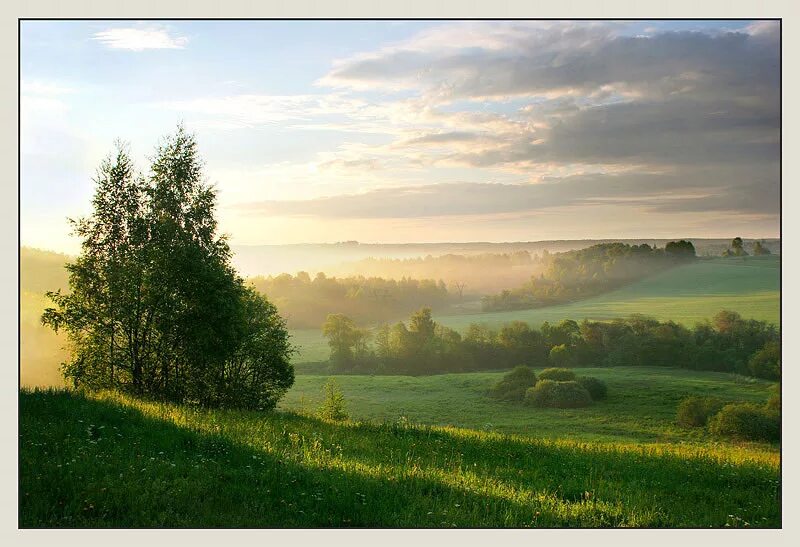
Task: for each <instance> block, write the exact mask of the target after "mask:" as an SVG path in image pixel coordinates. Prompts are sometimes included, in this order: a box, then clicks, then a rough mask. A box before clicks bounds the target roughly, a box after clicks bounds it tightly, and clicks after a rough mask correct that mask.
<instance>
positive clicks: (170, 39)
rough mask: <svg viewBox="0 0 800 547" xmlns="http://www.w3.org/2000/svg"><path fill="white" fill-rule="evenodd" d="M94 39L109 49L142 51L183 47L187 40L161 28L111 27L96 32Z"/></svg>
mask: <svg viewBox="0 0 800 547" xmlns="http://www.w3.org/2000/svg"><path fill="white" fill-rule="evenodd" d="M93 39H94V40H97V41H98V42H100V43H102V44H103V45H105V46H107V47H109V48H111V49H126V50H128V51H144V50H145V49H183V48H184V46H186V44H187V43H188V42H189V39H188V38H186V37H185V36H171V35H170V34H169V32H168V31H167V30H166V29H163V28H155V27H153V28H113V29H109V30H105V31H103V32H97V33H95V34H94V36H93Z"/></svg>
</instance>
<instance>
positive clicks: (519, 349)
mask: <svg viewBox="0 0 800 547" xmlns="http://www.w3.org/2000/svg"><path fill="white" fill-rule="evenodd" d="M323 332H324V335H325V336H326V338H327V339H328V344H329V346H330V348H331V356H330V362H331V366H332V368H333V370H334V371H338V372H354V373H386V374H397V373H399V374H432V373H441V372H468V371H476V370H489V369H507V368H511V367H515V366H521V365H523V366H530V367H534V368H542V367H550V366H556V367H591V366H663V367H679V368H686V369H691V370H709V371H720V372H735V373H739V374H746V375H752V376H757V377H760V378H766V379H772V380H777V379H779V378H780V333H779V332H778V330H777V329H776V327H775V326H774V325H772V324H769V323H767V322H765V321H755V320H746V319H742V317H741V316H740V315H739V314H738V313H736V312H731V311H721V312H719V313H718V314H717V315H716V316H715V317H714V319H713V320H712V321H706V322H702V323H700V324H698V325H696V326H695V327H694V328H693V329H689V328H686V327H684V326H682V325H680V324H677V323H675V322H672V321H665V322H661V321H657V320H655V319H652V318H649V317H645V316H640V315H634V316H631V317H629V318H627V319H616V320H613V321H609V322H598V321H589V320H584V321H582V322H581V323H577V322H576V321H573V320H564V321H562V322H560V323H558V324H557V325H552V324H550V323H548V322H545V323H543V324H542V326H541V328H540V329H538V330H537V329H534V328H532V327H531V326H530V325H528V324H527V323H524V322H521V321H514V322H511V323H508V324H506V325H503V326H502V327H501V328H499V329H492V328H489V327H487V326H484V325H478V324H474V323H473V324H471V325H470V326H469V328H468V329H467V330H466V332H465V333H464V334H463V335H462V334H461V333H459V332H457V331H455V330H453V329H451V328H448V327H445V326H444V325H440V324H438V323H436V322H435V321H434V320H433V319H432V317H431V311H430V309H429V308H423V309H422V310H419V311H418V312H416V313H414V314H413V315H412V316H411V318H410V320H409V321H408V324H406V323H404V322H400V323H396V324H395V325H392V326H389V325H383V326H381V327H379V328H377V329H375V330H372V331H371V330H367V329H363V328H359V327H357V326H356V324H355V323H354V322H353V321H352V319H350V318H348V317H346V316H343V315H331V316H329V317H328V320H327V321H326V322H325V326H324V329H323Z"/></svg>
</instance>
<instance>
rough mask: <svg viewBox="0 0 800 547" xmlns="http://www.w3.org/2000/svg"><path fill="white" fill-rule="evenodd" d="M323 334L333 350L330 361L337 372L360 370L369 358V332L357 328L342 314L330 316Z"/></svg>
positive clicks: (324, 326)
mask: <svg viewBox="0 0 800 547" xmlns="http://www.w3.org/2000/svg"><path fill="white" fill-rule="evenodd" d="M322 333H323V335H324V336H325V338H327V339H328V345H329V346H330V348H331V357H330V361H331V364H332V365H333V367H334V369H335V370H337V371H340V372H341V371H349V370H353V369H354V368H355V369H358V368H359V367H358V365H359V364H360V363H362V362H363V361H365V359H366V357H367V341H368V340H369V331H367V330H366V329H360V328H358V327H356V325H355V323H354V322H353V320H352V319H350V318H349V317H346V316H344V315H342V314H340V313H336V314H331V315H328V318H327V320H326V321H325V324H324V325H323V326H322Z"/></svg>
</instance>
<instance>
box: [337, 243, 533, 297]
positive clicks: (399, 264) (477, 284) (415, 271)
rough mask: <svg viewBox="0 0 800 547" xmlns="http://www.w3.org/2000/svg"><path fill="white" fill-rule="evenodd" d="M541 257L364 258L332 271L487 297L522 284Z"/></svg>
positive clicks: (521, 253) (512, 254) (525, 254)
mask: <svg viewBox="0 0 800 547" xmlns="http://www.w3.org/2000/svg"><path fill="white" fill-rule="evenodd" d="M547 256H548V255H547V251H544V253H543V254H542V255H541V256H540V255H537V254H531V253H530V252H528V251H525V250H520V251H513V252H507V253H481V254H468V255H463V254H452V253H450V254H445V255H441V256H431V255H427V256H424V257H415V258H366V259H363V260H359V261H357V262H351V263H348V264H345V265H343V266H340V267H339V268H337V269H335V271H336V272H340V273H345V274H346V273H351V272H358V273H359V274H361V275H366V276H376V277H386V278H391V279H400V278H403V277H410V278H417V279H441V280H443V281H444V282H445V283H446V284H447V287H448V289H449V290H450V292H451V293H455V294H456V295H457V296H459V297H463V296H464V295H475V294H486V293H489V292H494V291H499V290H501V289H504V288H507V287H513V286H515V285H519V284H521V283H524V282H525V281H526V280H527V279H530V276H531V275H533V274H534V273H538V272H540V271H541V270H542V269H543V267H544V266H543V265H544V260H545V259H544V258H543V257H547Z"/></svg>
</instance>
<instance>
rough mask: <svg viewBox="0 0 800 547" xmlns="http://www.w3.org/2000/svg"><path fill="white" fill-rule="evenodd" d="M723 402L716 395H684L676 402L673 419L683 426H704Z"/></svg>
mask: <svg viewBox="0 0 800 547" xmlns="http://www.w3.org/2000/svg"><path fill="white" fill-rule="evenodd" d="M724 404H725V403H724V402H723V401H721V400H719V399H717V398H716V397H686V398H685V399H683V400H682V401H681V402H680V403H679V404H678V411H677V414H676V416H675V421H676V423H677V424H678V425H680V426H683V427H704V426H705V425H706V424H707V423H708V420H709V418H711V417H712V416H713V415H714V414H716V413H717V412H719V409H721V408H722V407H723V405H724Z"/></svg>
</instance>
